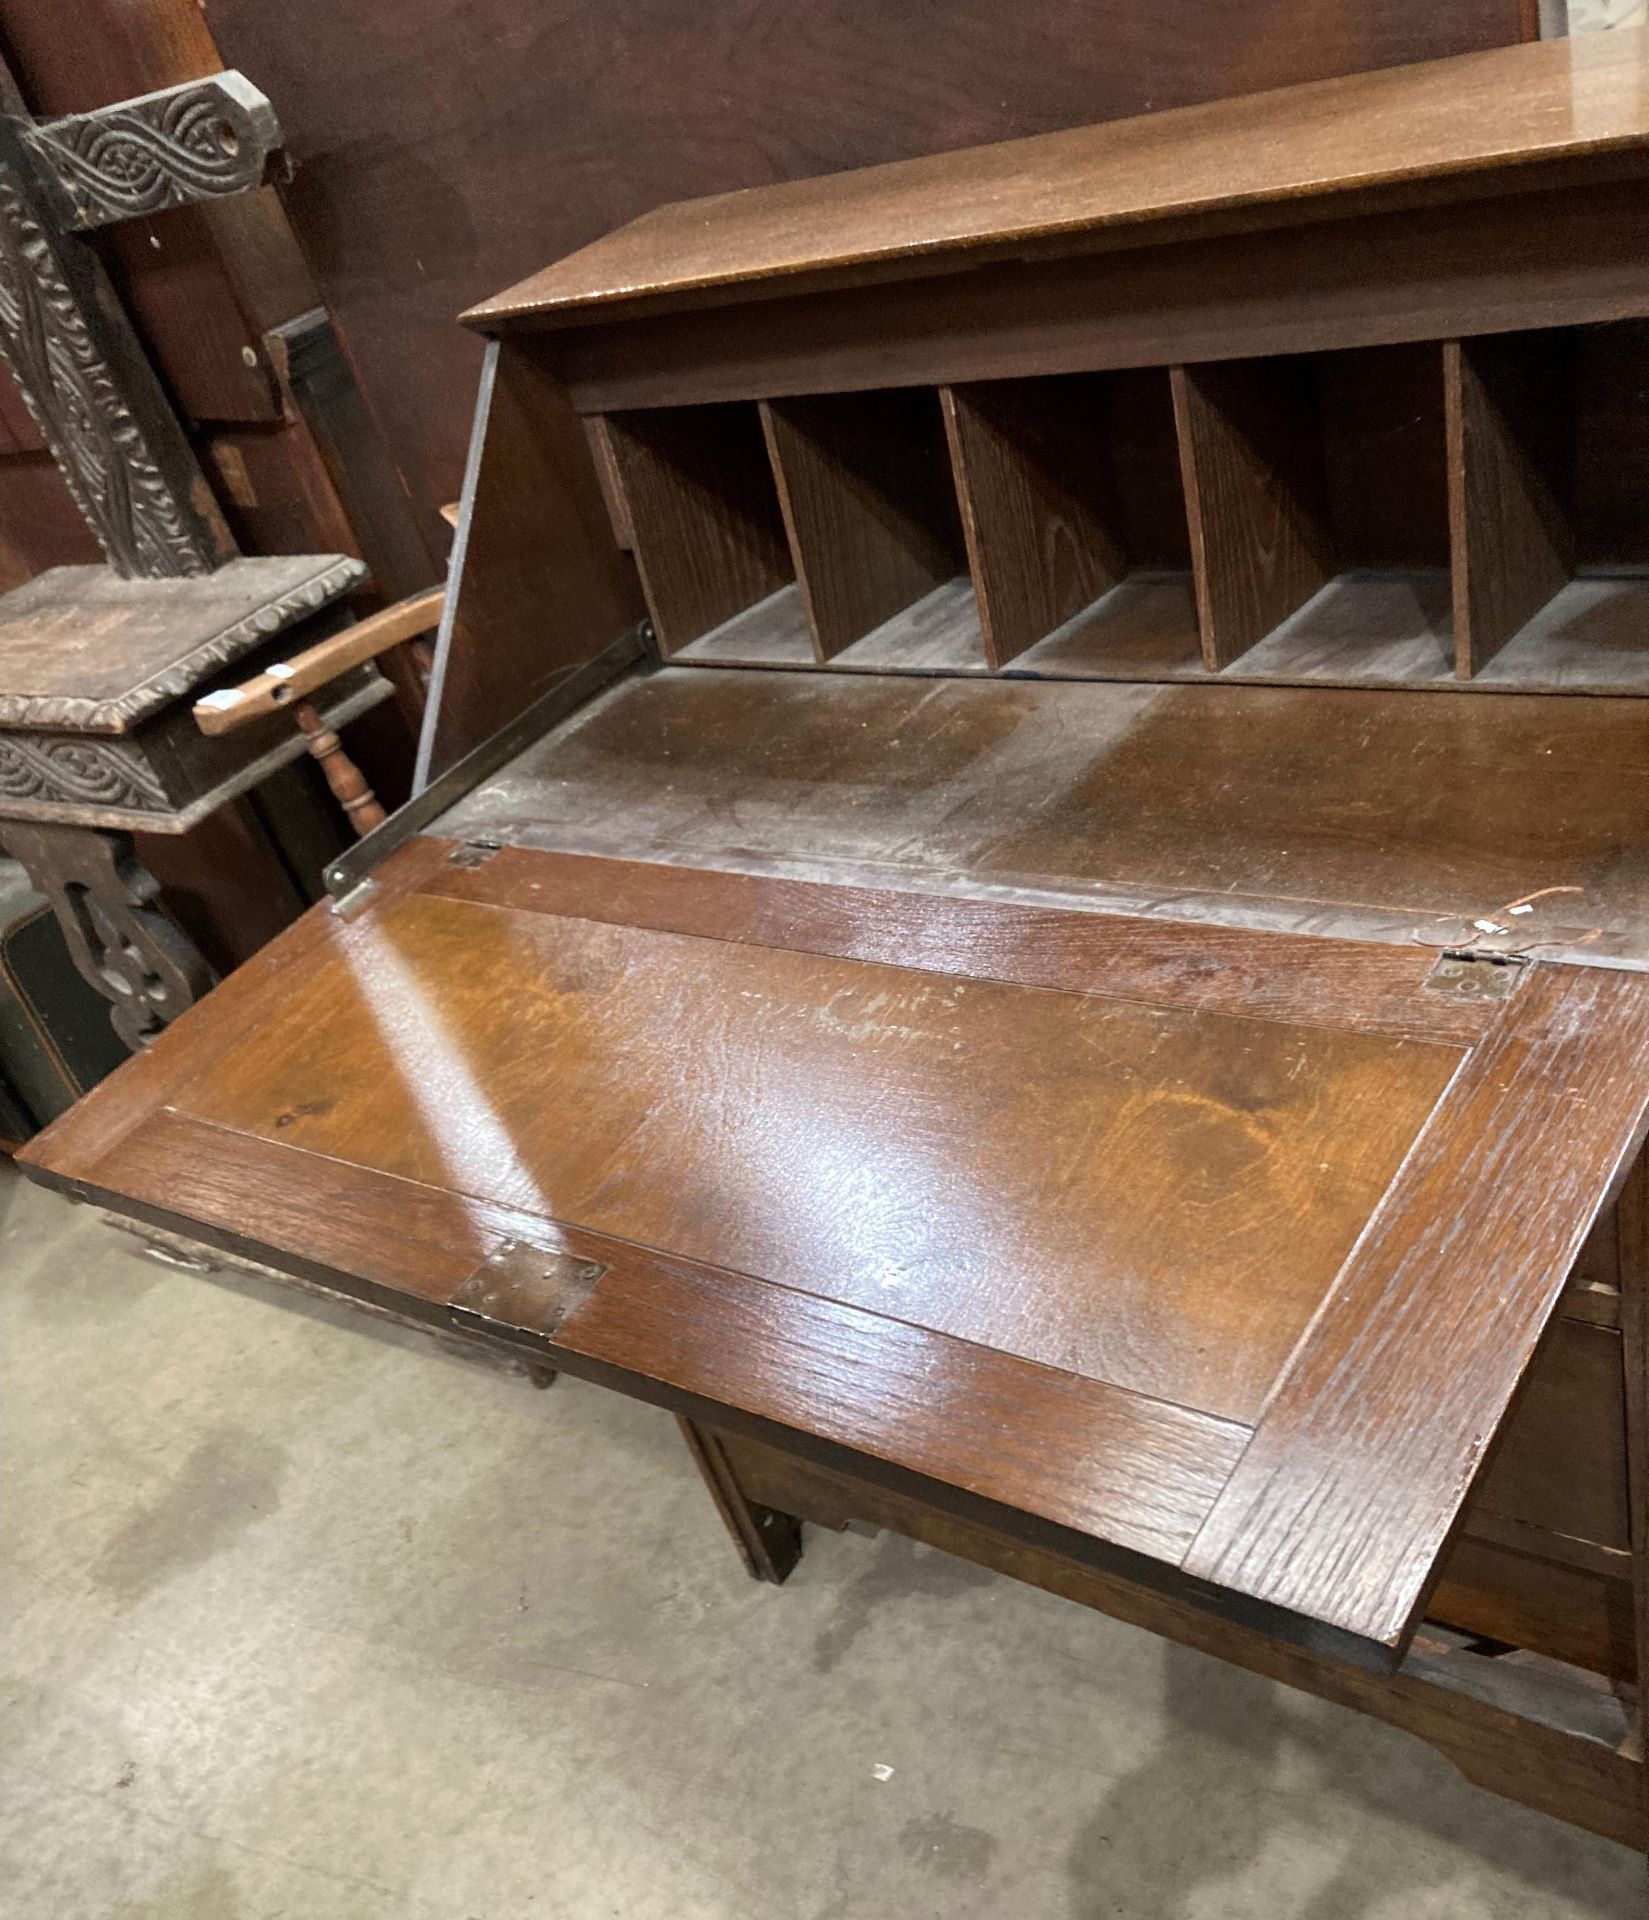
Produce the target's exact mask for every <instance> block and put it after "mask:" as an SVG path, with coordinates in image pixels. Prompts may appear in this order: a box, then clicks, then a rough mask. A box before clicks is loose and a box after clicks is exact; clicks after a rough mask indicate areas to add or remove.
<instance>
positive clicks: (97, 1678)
mask: <svg viewBox="0 0 1649 1920" xmlns="http://www.w3.org/2000/svg"><path fill="white" fill-rule="evenodd" d="M0 1209H3V1226H0V1361H3V1369H4V1371H3V1382H0V1384H3V1389H4V1397H3V1402H0V1416H3V1429H4V1430H3V1443H4V1444H3V1466H4V1489H3V1501H4V1506H3V1540H0V1915H3V1916H4V1920H82V1916H85V1917H86V1920H93V1917H94V1916H95V1920H109V1917H110V1916H120V1920H138V1916H142V1917H143V1920H277V1916H280V1917H281V1920H391V1917H393V1920H552V1916H555V1917H561V1916H564V1917H565V1920H608V1916H620V1917H621V1920H743V1917H744V1916H747V1915H748V1916H751V1917H752V1920H755V1917H756V1916H764V1917H765V1916H777V1920H848V1917H851V1920H859V1917H860V1916H864V1917H865V1920H929V1917H930V1916H931V1917H932V1920H971V1917H972V1916H991V1920H998V1916H1011V1920H1136V1917H1138V1920H1144V1917H1145V1916H1150V1920H1180V1917H1181V1916H1184V1917H1185V1920H1247V1917H1248V1916H1255V1920H1259V1917H1260V1916H1263V1920H1438V1917H1441V1916H1446V1917H1447V1920H1478V1916H1482V1920H1489V1917H1490V1916H1493V1920H1522V1917H1523V1916H1528V1917H1529V1920H1534V1917H1535V1916H1539V1917H1540V1920H1567V1917H1569V1916H1573V1917H1575V1920H1579V1917H1580V1916H1586V1920H1594V1917H1601V1916H1616V1915H1620V1916H1626V1915H1632V1916H1639V1915H1641V1914H1642V1913H1643V1911H1644V1908H1645V1900H1644V1889H1645V1878H1644V1869H1643V1866H1642V1863H1641V1862H1640V1861H1638V1860H1637V1859H1636V1858H1634V1857H1633V1856H1632V1855H1630V1854H1628V1853H1627V1852H1625V1851H1624V1850H1623V1849H1620V1848H1618V1847H1614V1846H1611V1845H1609V1844H1608V1843H1606V1842H1604V1841H1600V1840H1593V1839H1591V1838H1589V1837H1587V1836H1585V1835H1582V1834H1579V1833H1576V1832H1573V1831H1571V1830H1570V1829H1568V1828H1566V1827H1563V1826H1560V1825H1558V1824H1557V1823H1556V1822H1553V1821H1549V1820H1545V1819H1542V1818H1540V1817H1539V1816H1537V1815H1534V1814H1529V1813H1525V1812H1523V1811H1521V1810H1519V1809H1517V1808H1514V1807H1510V1806H1507V1805H1505V1804H1504V1803H1502V1802H1500V1801H1497V1800H1494V1799H1491V1798H1490V1797H1489V1796H1487V1795H1485V1794H1482V1793H1479V1792H1477V1791H1476V1790H1475V1789H1473V1788H1471V1787H1469V1786H1467V1785H1466V1784H1465V1783H1464V1782H1463V1781H1462V1780H1460V1779H1459V1778H1458V1777H1457V1776H1456V1775H1455V1774H1454V1773H1453V1772H1452V1771H1451V1770H1450V1769H1449V1767H1448V1766H1447V1765H1446V1764H1445V1763H1444V1762H1443V1761H1441V1760H1440V1759H1438V1758H1437V1757H1436V1756H1435V1755H1433V1754H1432V1753H1430V1752H1429V1751H1428V1750H1427V1749H1426V1748H1424V1747H1422V1746H1420V1745H1418V1744H1417V1743H1415V1742H1413V1741H1411V1740H1409V1739H1407V1738H1406V1737H1404V1736H1402V1735H1400V1734H1397V1733H1394V1732H1391V1731H1390V1730H1388V1729H1386V1728H1383V1727H1379V1726H1376V1725H1374V1724H1373V1723H1371V1722H1368V1721H1365V1720H1362V1719H1359V1718H1358V1717H1357V1716H1355V1715H1352V1714H1349V1713H1346V1712H1342V1711H1341V1710H1339V1709H1337V1708H1333V1707H1329V1706H1326V1705H1323V1704H1321V1703H1319V1702H1316V1701H1312V1700H1308V1699H1305V1698H1302V1697H1300V1696H1297V1695H1293V1694H1289V1693H1286V1692H1284V1691H1282V1690H1281V1689H1279V1688H1274V1687H1272V1686H1270V1685H1268V1684H1267V1683H1265V1682H1263V1681H1259V1680H1255V1679H1253V1678H1250V1677H1249V1676H1247V1675H1244V1674H1241V1673H1237V1672H1235V1671H1232V1670H1229V1669H1226V1668H1223V1667H1221V1666H1219V1665H1217V1664H1216V1663H1214V1662H1211V1661H1208V1660H1205V1659H1203V1658H1201V1657H1200V1656H1198V1655H1195V1654H1191V1653H1186V1652H1182V1651H1179V1650H1176V1649H1174V1648H1171V1647H1165V1646H1164V1645H1162V1644H1161V1643H1160V1642H1156V1641H1154V1640H1152V1639H1150V1638H1149V1637H1148V1636H1146V1635H1144V1634H1141V1633H1138V1632H1135V1631H1133V1630H1132V1629H1129V1628H1126V1627H1121V1626H1118V1625H1115V1624H1113V1623H1111V1622H1108V1621H1106V1620H1103V1619H1101V1618H1099V1617H1097V1616H1094V1615H1090V1614H1087V1613H1084V1612H1082V1611H1081V1610H1079V1609H1078V1608H1076V1607H1074V1606H1071V1605H1068V1604H1066V1603H1064V1602H1062V1601H1059V1600H1055V1599H1052V1598H1050V1597H1048V1596H1046V1595H1043V1594H1039V1593H1035V1592H1032V1591H1030V1590H1028V1589H1026V1588H1022V1587H1016V1586H1014V1585H1012V1584H1010V1583H1009V1582H1007V1581H1005V1580H1000V1579H998V1578H996V1577H995V1576H993V1575H988V1574H984V1573H981V1572H979V1571H977V1570H975V1569H972V1568H970V1567H968V1566H965V1565H963V1564H962V1563H960V1562H957V1561H952V1560H950V1559H947V1558H946V1557H945V1556H943V1555H941V1554H938V1553H935V1552H933V1551H931V1550H927V1549H921V1548H917V1547H915V1546H912V1545H910V1544H908V1543H905V1542H903V1541H900V1540H898V1539H895V1538H892V1537H887V1536H884V1537H881V1538H871V1537H863V1536H859V1535H856V1534H847V1535H831V1534H826V1535H817V1534H815V1535H812V1536H810V1542H809V1549H808V1554H807V1557H806V1559H805V1560H804V1562H803V1564H802V1567H801V1570H800V1571H799V1572H798V1573H797V1574H796V1576H795V1577H794V1578H793V1579H792V1581H791V1583H790V1585H789V1586H788V1587H787V1588H786V1589H785V1590H784V1591H783V1592H778V1591H775V1590H773V1589H768V1588H758V1587H755V1586H753V1585H752V1584H750V1583H749V1582H748V1581H747V1580H746V1579H745V1578H744V1576H743V1574H742V1573H741V1572H740V1570H739V1569H738V1567H737V1566H736V1565H735V1562H734V1559H733V1554H732V1551H731V1549H730V1547H729V1546H728V1544H727V1542H726V1540H725V1539H724V1537H723V1536H722V1534H721V1531H720V1527H719V1524H718V1522H717V1521H716V1519H715V1517H714V1515H713V1514H712V1512H711V1510H710V1507H709V1504H708V1501H707V1500H706V1498H705V1497H704V1495H703V1493H702V1491H701V1489H700V1487H699V1484H698V1481H697V1479H696V1477H695V1475H694V1473H693V1470H692V1468H691V1467H690V1465H689V1463H688V1461H687V1459H686V1457H685V1455H684V1453H683V1451H682V1449H681V1447H680V1444H679V1442H678V1440H677V1438H676V1434H675V1430H674V1428H673V1426H672V1425H671V1423H670V1422H669V1421H668V1420H667V1419H665V1418H664V1417H663V1416H662V1415H660V1414H657V1413H654V1412H653V1411H651V1410H650V1409H647V1408H644V1407H640V1406H636V1405H633V1404H631V1403H629V1402H626V1401H623V1400H620V1399H617V1398H615V1397H613V1396H611V1395H608V1394H605V1393H601V1392H599V1391H597V1390H595V1389H593V1388H588V1387H584V1386H581V1385H579V1384H577V1383H574V1382H569V1381H565V1380H563V1381H562V1382H560V1383H559V1384H558V1385H557V1386H556V1387H555V1388H553V1389H552V1390H551V1391H550V1392H548V1393H537V1392H534V1391H533V1390H532V1389H531V1388H530V1387H529V1386H527V1385H526V1384H525V1383H523V1382H520V1381H518V1380H512V1379H508V1378H504V1377H501V1376H497V1375H493V1374H491V1373H488V1372H483V1371H481V1370H479V1369H477V1368H474V1367H472V1366H467V1365H465V1364H463V1363H461V1362H459V1361H457V1360H454V1359H451V1358H449V1357H447V1356H445V1355H442V1354H440V1353H437V1352H434V1351H431V1350H428V1349H427V1347H424V1346H415V1345H397V1344H391V1343H388V1342H386V1341H383V1340H379V1339H372V1338H367V1337H364V1336H363V1335H362V1334H360V1333H359V1332H358V1331H355V1330H354V1329H352V1328H350V1327H348V1326H346V1325H344V1324H342V1323H341V1322H335V1321H333V1320H332V1319H330V1318H320V1319H317V1318H313V1317H307V1316H304V1315H300V1314H298V1313H295V1312H293V1311H291V1310H289V1309H287V1308H284V1307H281V1306H277V1305H274V1304H271V1303H270V1302H269V1301H268V1300H266V1299H263V1298H260V1297H257V1296H256V1295H244V1294H236V1293H232V1292H228V1291H225V1290H224V1289H223V1288H221V1287H219V1286H216V1285H213V1284H211V1283H208V1282H205V1281H202V1280H200V1279H197V1278H195V1277H193V1276H191V1275H187V1274H180V1273H175V1272H170V1271H167V1270H165V1269H163V1268H162V1267H160V1266H158V1265H156V1264H155V1263H154V1262H152V1261H151V1260H150V1259H148V1258H146V1257H145V1256H143V1255H141V1254H140V1253H138V1252H136V1251H135V1250H133V1249H132V1248H131V1247H130V1245H129V1244H128V1243H126V1242H124V1241H123V1240H122V1238H121V1237H119V1236H117V1235H115V1234H114V1233H112V1232H111V1231H110V1230H109V1229H108V1228H107V1227H106V1226H104V1225H103V1224H102V1223H101V1222H100V1221H99V1220H98V1219H97V1217H96V1216H95V1215H93V1214H92V1213H90V1212H89V1211H86V1210H74V1209H71V1208H70V1207H68V1206H67V1205H66V1204H64V1203H63V1202H60V1201H58V1200H55V1199H52V1198H50V1197H48V1196H46V1195H43V1194H41V1193H39V1192H37V1191H36V1190H34V1189H33V1188H29V1187H26V1186H24V1185H23V1183H22V1182H21V1181H20V1180H18V1179H17V1178H16V1177H15V1175H14V1174H12V1173H11V1171H10V1170H9V1169H6V1170H5V1171H4V1173H3V1174H0Z"/></svg>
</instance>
